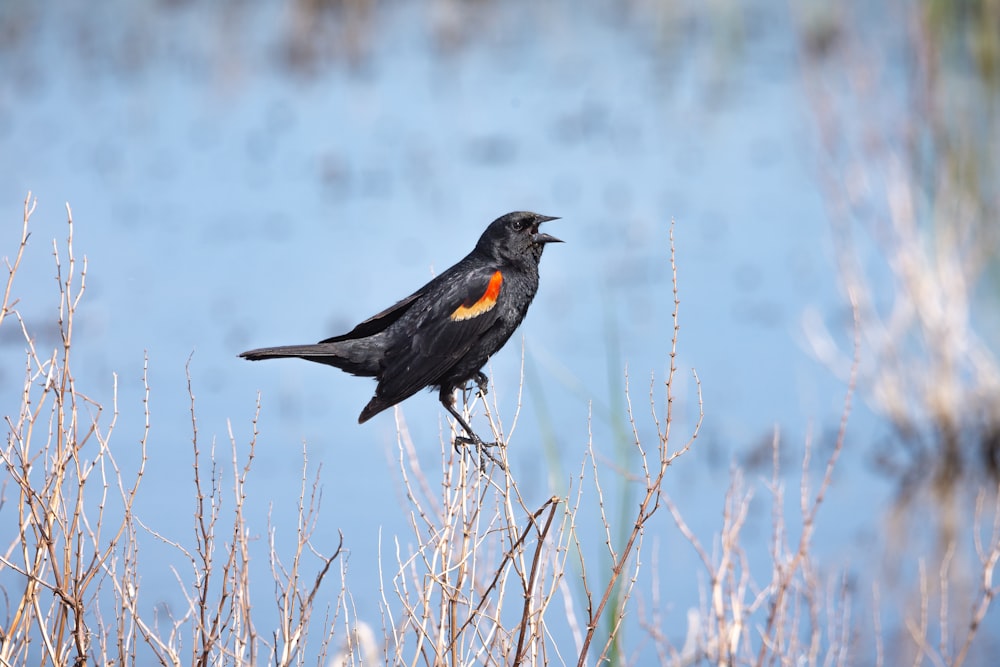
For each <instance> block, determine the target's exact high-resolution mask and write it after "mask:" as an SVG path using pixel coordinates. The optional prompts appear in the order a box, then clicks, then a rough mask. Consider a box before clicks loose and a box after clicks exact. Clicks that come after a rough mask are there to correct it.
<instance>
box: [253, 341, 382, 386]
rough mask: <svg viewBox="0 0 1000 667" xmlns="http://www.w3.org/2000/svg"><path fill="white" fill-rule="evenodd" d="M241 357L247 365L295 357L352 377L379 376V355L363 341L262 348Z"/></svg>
mask: <svg viewBox="0 0 1000 667" xmlns="http://www.w3.org/2000/svg"><path fill="white" fill-rule="evenodd" d="M240 356H241V357H242V358H244V359H249V360H250V361H260V360H261V359H282V358H289V357H297V358H299V359H306V360H308V361H314V362H316V363H319V364H327V365H329V366H335V367H337V368H339V369H341V370H342V371H347V372H348V373H351V374H352V375H363V376H368V377H374V376H375V375H377V374H378V370H379V368H378V359H379V357H380V354H379V353H378V350H377V349H375V348H374V347H373V346H372V345H370V344H367V343H366V342H365V341H364V340H349V341H342V342H338V343H314V344H312V345H281V346H279V347H261V348H257V349H256V350H247V351H246V352H241V353H240Z"/></svg>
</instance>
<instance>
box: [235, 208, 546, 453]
mask: <svg viewBox="0 0 1000 667" xmlns="http://www.w3.org/2000/svg"><path fill="white" fill-rule="evenodd" d="M557 219H558V218H553V217H549V216H545V215H538V214H537V213H528V212H524V211H518V212H514V213H508V214H507V215H504V216H501V217H499V218H497V219H496V220H494V221H493V222H492V223H490V226H489V227H487V228H486V231H485V232H483V235H482V236H481V237H480V238H479V242H478V243H477V244H476V247H475V249H473V251H472V252H470V253H469V254H468V255H466V256H465V258H464V259H462V260H461V261H460V262H458V263H457V264H455V265H454V266H453V267H451V268H450V269H448V270H447V271H445V272H444V273H442V274H441V275H439V276H438V277H437V278H434V279H433V280H431V281H430V282H429V283H427V284H426V285H424V286H423V287H421V288H420V289H419V290H417V291H416V292H414V293H413V294H411V295H410V296H408V297H406V298H405V299H403V300H402V301H400V302H398V303H396V304H395V305H394V306H390V307H389V308H387V309H386V310H383V311H382V312H381V313H379V314H377V315H373V316H372V317H370V318H368V319H367V320H365V321H364V322H362V323H361V324H359V325H358V326H356V327H354V328H353V329H352V330H351V331H349V332H347V333H346V334H343V335H341V336H334V337H333V338H327V339H326V340H324V341H320V342H319V343H316V344H314V345H288V346H282V347H265V348H260V349H257V350H250V351H249V352H244V353H242V354H241V355H240V356H241V357H243V358H244V359H251V360H258V359H270V358H278V357H301V358H303V359H308V360H309V361H315V362H318V363H321V364H329V365H331V366H336V367H337V368H339V369H341V370H344V371H347V372H348V373H351V374H353V375H362V376H366V377H374V378H376V379H377V380H378V386H377V387H376V388H375V396H373V397H372V400H371V401H369V402H368V405H366V406H365V408H364V410H362V411H361V416H360V417H358V423H364V422H365V421H367V420H369V419H371V418H372V417H373V416H374V415H376V414H378V413H379V412H381V411H382V410H385V409H386V408H389V407H392V406H393V405H395V404H397V403H399V402H400V401H403V400H404V399H407V398H409V397H410V396H412V395H413V394H415V393H417V392H418V391H420V390H421V389H423V388H424V387H437V388H438V389H439V391H440V399H441V403H442V404H443V405H444V407H445V408H446V409H447V410H448V412H450V413H451V414H452V416H453V417H455V419H457V420H458V423H459V424H461V425H462V428H463V429H465V432H466V433H468V435H469V437H468V438H463V437H459V438H456V444H458V443H459V442H461V443H465V444H474V445H476V447H477V448H478V449H479V450H480V455H482V452H483V449H482V448H483V447H486V446H488V445H487V444H486V443H484V442H483V441H482V439H480V438H479V436H477V435H476V434H475V433H474V432H473V430H472V428H471V427H470V426H469V424H468V423H467V422H466V421H465V419H463V418H462V415H461V414H459V412H458V411H457V410H456V409H455V390H456V389H459V388H464V387H465V386H466V385H467V384H468V383H469V381H470V380H475V381H476V383H477V384H478V385H479V389H480V391H483V392H485V391H486V383H487V378H486V376H485V375H484V374H483V373H482V372H481V371H480V369H481V368H482V367H483V365H484V364H485V363H486V360H487V359H489V358H490V356H491V355H493V353H495V352H496V351H497V350H499V349H500V348H501V347H503V345H504V343H506V342H507V340H508V339H509V338H510V337H511V334H513V333H514V330H515V329H517V327H518V326H519V325H520V324H521V320H523V319H524V316H525V314H526V313H527V312H528V306H529V305H531V300H532V299H533V298H534V297H535V292H536V291H538V263H539V261H540V260H541V258H542V250H543V249H544V248H545V244H546V243H554V242H560V243H561V241H560V240H559V239H557V238H555V237H554V236H550V235H548V234H545V233H543V232H540V231H538V226H539V225H540V224H541V223H543V222H546V221H548V220H557ZM490 458H492V457H490Z"/></svg>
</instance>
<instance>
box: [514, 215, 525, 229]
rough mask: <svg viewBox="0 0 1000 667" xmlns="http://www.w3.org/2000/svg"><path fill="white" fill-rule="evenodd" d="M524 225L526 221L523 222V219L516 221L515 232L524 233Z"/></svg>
mask: <svg viewBox="0 0 1000 667" xmlns="http://www.w3.org/2000/svg"><path fill="white" fill-rule="evenodd" d="M524 225H525V222H524V220H522V219H520V218H518V219H517V220H515V221H514V222H513V227H514V231H515V232H521V231H524Z"/></svg>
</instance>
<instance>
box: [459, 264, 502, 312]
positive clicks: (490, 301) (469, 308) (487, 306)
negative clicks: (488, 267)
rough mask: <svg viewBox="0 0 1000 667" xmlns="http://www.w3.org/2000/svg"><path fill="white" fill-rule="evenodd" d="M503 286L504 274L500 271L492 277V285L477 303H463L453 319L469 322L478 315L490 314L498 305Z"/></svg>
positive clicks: (487, 287)
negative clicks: (468, 320)
mask: <svg viewBox="0 0 1000 667" xmlns="http://www.w3.org/2000/svg"><path fill="white" fill-rule="evenodd" d="M502 284H503V274H502V273H500V272H499V271H496V272H494V273H493V275H492V276H491V277H490V284H489V285H487V286H486V291H485V292H483V295H482V296H481V297H479V300H478V301H476V302H475V303H463V304H462V305H461V306H459V307H458V308H456V309H455V312H453V313H452V314H451V319H452V320H453V321H455V322H458V321H460V320H467V319H470V318H473V317H476V316H477V315H482V314H483V313H486V312H489V311H490V310H492V309H493V306H495V305H497V297H498V296H499V295H500V286H501V285H502Z"/></svg>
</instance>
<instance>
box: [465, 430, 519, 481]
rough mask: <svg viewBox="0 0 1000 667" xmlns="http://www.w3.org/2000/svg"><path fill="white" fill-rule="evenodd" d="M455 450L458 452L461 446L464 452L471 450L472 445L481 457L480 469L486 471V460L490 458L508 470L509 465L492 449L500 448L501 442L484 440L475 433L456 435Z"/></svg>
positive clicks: (498, 465)
mask: <svg viewBox="0 0 1000 667" xmlns="http://www.w3.org/2000/svg"><path fill="white" fill-rule="evenodd" d="M454 446H455V451H456V452H458V451H459V448H461V450H462V452H468V451H470V446H471V447H472V448H475V450H476V455H477V456H478V457H479V471H480V472H482V473H484V474H485V473H486V461H487V460H490V461H492V462H493V464H494V465H496V466H497V467H499V468H500V469H501V470H506V469H507V466H505V465H504V464H503V461H501V460H500V459H499V458H498V457H497V456H496V455H495V454H494V453H493V452H491V451H490V450H491V449H498V448H499V447H500V443H499V442H483V440H482V438H480V437H479V436H478V435H476V434H475V433H473V434H472V436H471V437H469V436H465V435H456V436H455V441H454Z"/></svg>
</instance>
